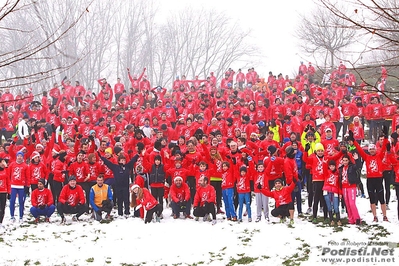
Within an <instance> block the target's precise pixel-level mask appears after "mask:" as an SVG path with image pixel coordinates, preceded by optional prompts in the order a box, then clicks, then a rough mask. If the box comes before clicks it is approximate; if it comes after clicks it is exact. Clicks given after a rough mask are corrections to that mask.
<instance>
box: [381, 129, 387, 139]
mask: <svg viewBox="0 0 399 266" xmlns="http://www.w3.org/2000/svg"><path fill="white" fill-rule="evenodd" d="M382 133H383V134H384V138H386V139H387V138H388V127H387V126H382Z"/></svg>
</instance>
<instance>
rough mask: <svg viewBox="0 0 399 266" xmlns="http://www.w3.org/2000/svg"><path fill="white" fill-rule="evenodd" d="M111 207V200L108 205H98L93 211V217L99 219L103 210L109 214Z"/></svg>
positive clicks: (112, 205)
mask: <svg viewBox="0 0 399 266" xmlns="http://www.w3.org/2000/svg"><path fill="white" fill-rule="evenodd" d="M113 207H114V204H113V202H112V201H111V202H110V203H109V206H102V207H99V208H98V211H96V212H95V216H94V217H95V219H96V220H97V221H101V219H102V215H103V212H105V213H106V214H107V215H109V214H110V213H111V211H112V208H113Z"/></svg>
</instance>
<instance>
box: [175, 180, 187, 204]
mask: <svg viewBox="0 0 399 266" xmlns="http://www.w3.org/2000/svg"><path fill="white" fill-rule="evenodd" d="M170 196H171V198H172V201H174V202H180V201H189V200H190V188H189V187H188V185H187V184H186V183H184V182H182V184H181V186H180V187H177V186H176V184H173V185H172V186H171V187H170Z"/></svg>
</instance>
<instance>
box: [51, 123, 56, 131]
mask: <svg viewBox="0 0 399 266" xmlns="http://www.w3.org/2000/svg"><path fill="white" fill-rule="evenodd" d="M51 129H52V130H53V132H55V131H56V130H57V127H56V126H55V125H54V124H51Z"/></svg>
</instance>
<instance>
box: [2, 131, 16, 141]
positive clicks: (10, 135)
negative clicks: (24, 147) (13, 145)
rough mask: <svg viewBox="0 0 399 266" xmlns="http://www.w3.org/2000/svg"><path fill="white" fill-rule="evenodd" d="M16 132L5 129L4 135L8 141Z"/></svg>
mask: <svg viewBox="0 0 399 266" xmlns="http://www.w3.org/2000/svg"><path fill="white" fill-rule="evenodd" d="M13 134H14V131H3V136H4V138H5V139H6V141H7V140H8V139H12V135H13Z"/></svg>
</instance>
